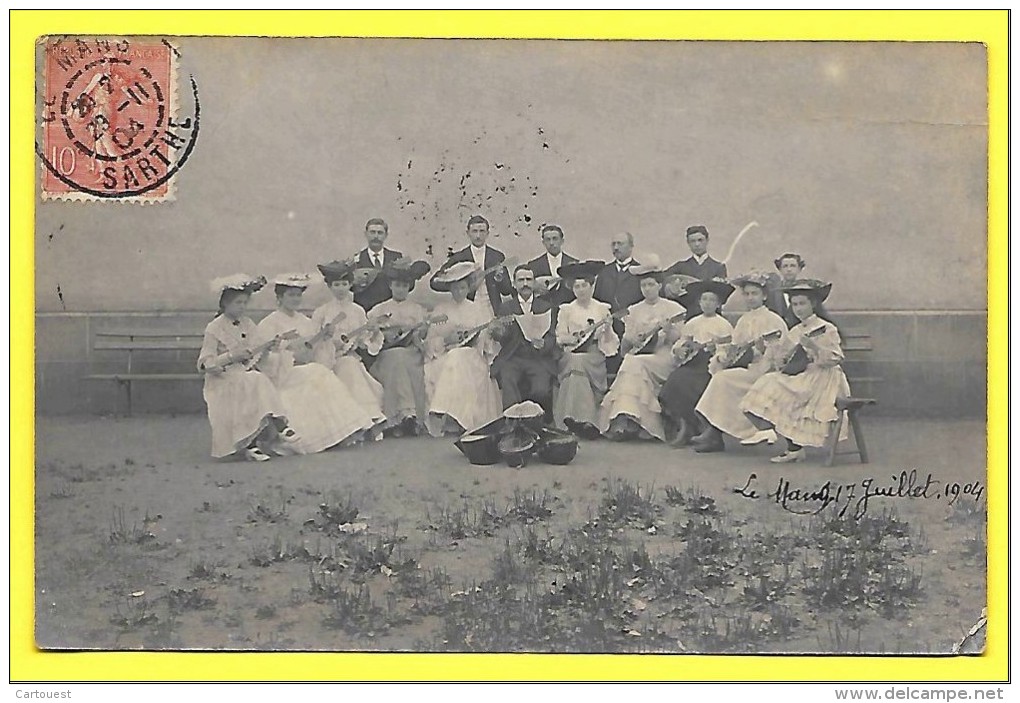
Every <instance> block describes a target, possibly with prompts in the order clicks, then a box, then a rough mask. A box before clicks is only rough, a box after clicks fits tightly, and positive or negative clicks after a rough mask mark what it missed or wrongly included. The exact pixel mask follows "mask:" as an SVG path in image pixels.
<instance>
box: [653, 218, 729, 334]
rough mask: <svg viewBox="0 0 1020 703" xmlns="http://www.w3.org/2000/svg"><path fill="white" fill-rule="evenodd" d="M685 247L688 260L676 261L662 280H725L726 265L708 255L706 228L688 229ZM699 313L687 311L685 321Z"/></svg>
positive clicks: (702, 226)
mask: <svg viewBox="0 0 1020 703" xmlns="http://www.w3.org/2000/svg"><path fill="white" fill-rule="evenodd" d="M687 246H688V247H689V248H690V250H691V256H690V258H687V259H684V260H683V261H678V262H676V263H675V264H673V265H672V266H670V267H669V268H668V269H666V274H665V276H663V278H664V279H668V278H669V277H670V276H672V275H674V274H681V275H683V276H690V277H691V278H697V279H699V280H702V281H711V280H712V279H715V278H718V279H722V280H725V279H726V264H724V263H722V262H721V261H716V260H715V259H713V258H712V257H711V256H709V255H708V228H706V227H705V226H704V225H693V226H691V227H688V228H687ZM699 312H700V311H699V310H688V311H687V319H688V320H690V319H691V318H692V317H694V316H696V315H698V313H699Z"/></svg>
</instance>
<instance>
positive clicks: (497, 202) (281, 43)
mask: <svg viewBox="0 0 1020 703" xmlns="http://www.w3.org/2000/svg"><path fill="white" fill-rule="evenodd" d="M176 44H177V46H178V47H179V48H180V50H181V52H182V55H183V56H182V59H181V64H180V74H181V83H182V85H183V84H184V82H185V81H186V79H187V76H188V74H193V75H194V77H195V80H196V81H197V83H198V86H199V94H200V98H201V103H202V123H201V130H200V134H199V138H198V143H197V145H196V148H195V151H194V153H193V154H192V156H191V158H190V160H189V161H188V163H187V164H186V165H185V166H184V168H183V169H182V170H181V172H180V173H179V174H178V177H177V182H176V188H177V199H176V201H175V202H172V203H163V204H159V205H146V206H139V205H125V204H118V203H109V202H104V203H62V202H39V203H38V210H37V232H36V283H37V285H36V300H37V310H39V311H61V310H65V309H66V310H68V311H113V310H148V311H160V310H179V309H192V310H204V309H213V308H214V307H215V300H214V296H212V295H211V294H210V292H209V290H208V283H209V281H210V280H211V279H212V278H214V277H216V276H221V275H225V274H229V273H234V272H237V271H246V272H250V273H264V274H266V275H271V274H273V273H277V272H280V271H301V270H303V271H314V270H315V264H316V263H317V262H321V261H326V260H329V259H333V258H338V257H342V256H349V255H351V254H353V253H354V252H355V251H356V250H357V249H359V248H360V247H361V246H363V243H364V240H363V235H362V231H363V227H364V222H365V220H366V219H368V218H369V217H373V216H381V217H383V218H385V219H386V220H387V221H388V222H389V223H390V239H389V241H388V245H390V246H392V247H394V248H397V249H401V250H403V251H404V252H405V254H409V255H414V256H425V255H426V251H427V250H428V247H429V246H430V245H431V252H432V255H433V259H432V261H433V264H434V266H435V265H438V264H439V263H441V261H442V259H443V255H444V254H445V251H446V248H447V247H448V246H455V247H456V248H460V247H461V246H464V245H465V244H466V238H465V236H464V225H465V221H466V219H467V217H468V216H469V215H470V214H472V213H474V212H481V213H482V214H484V215H486V216H487V217H489V219H490V221H491V222H492V225H493V237H492V238H491V239H490V243H491V244H493V245H494V246H496V247H498V248H500V249H503V250H504V251H506V252H507V253H510V254H518V255H520V256H522V257H527V258H530V257H531V256H534V255H537V254H538V253H539V252H540V251H541V246H540V243H539V235H538V225H539V224H540V223H542V222H556V223H558V224H560V225H562V226H563V227H564V229H565V230H566V232H567V247H566V249H567V251H569V252H571V253H573V254H575V255H579V256H582V257H598V258H609V256H610V254H609V239H610V237H611V236H612V235H613V234H614V233H616V232H618V231H621V230H628V231H630V232H632V233H633V234H634V235H635V237H636V239H637V249H636V252H635V254H636V256H637V258H641V256H642V255H645V254H647V253H649V252H655V253H658V254H659V255H660V256H661V258H662V259H663V262H664V263H665V264H669V263H672V262H673V261H674V260H676V259H679V258H686V256H687V255H688V251H687V248H686V245H685V242H684V238H683V231H684V229H685V228H686V226H687V225H689V224H694V223H702V224H705V225H707V226H708V227H709V229H710V231H711V232H712V252H713V254H714V255H715V256H716V258H722V257H723V256H724V255H725V253H726V250H727V249H728V247H729V245H730V243H731V242H732V240H733V238H734V236H735V235H736V233H737V232H738V231H739V230H740V229H741V228H742V227H743V226H744V225H745V224H747V223H748V222H749V221H751V220H756V221H757V222H758V223H759V225H760V226H759V227H758V228H757V229H756V230H753V231H752V232H751V233H750V234H748V235H747V237H746V238H745V239H744V241H743V242H742V243H741V245H740V247H739V248H738V250H737V252H736V255H735V256H734V257H733V259H732V261H731V262H730V270H731V273H737V272H740V271H742V270H744V269H746V268H748V267H750V266H771V260H772V259H773V258H774V257H775V256H776V255H777V254H779V253H781V252H783V251H787V250H792V251H798V252H800V253H802V254H803V255H804V256H805V258H807V260H808V262H809V268H808V270H807V272H806V273H807V274H809V275H812V276H816V277H819V278H825V279H830V280H832V281H834V283H835V287H834V292H833V294H832V297H831V299H830V306H831V307H833V308H838V309H880V310H888V309H892V310H896V309H900V310H909V309H919V310H938V309H960V310H984V309H985V308H986V298H985V280H986V255H985V252H986V148H987V135H986V132H987V116H986V90H985V86H986V73H985V51H984V47H983V46H981V45H978V44H919V43H912V44H911V43H764V42H762V43H753V42H747V43H730V42H567V41H550V42H543V41H453V40H350V39H339V40H324V39H296V40H293V39H256V38H252V39H232V38H231V39H214V38H181V39H178V40H176ZM41 93H42V91H41V90H40V94H41ZM409 163H410V166H409V165H408V164H409ZM466 174H470V176H467V177H465V176H466ZM525 206H526V207H525ZM529 218H530V221H529ZM61 225H63V229H60V228H61ZM50 235H53V236H52V238H51V237H50ZM58 285H59V286H60V290H61V292H62V294H63V302H61V301H60V300H59V298H58V296H57V293H56V291H57V286H58ZM326 295H327V294H326V291H325V288H324V287H322V286H320V287H317V288H315V289H312V290H310V291H309V303H310V304H314V303H316V302H319V301H321V300H324V299H325V296H326ZM255 304H256V306H259V307H270V306H271V294H270V293H263V294H260V296H259V297H258V298H256V301H255Z"/></svg>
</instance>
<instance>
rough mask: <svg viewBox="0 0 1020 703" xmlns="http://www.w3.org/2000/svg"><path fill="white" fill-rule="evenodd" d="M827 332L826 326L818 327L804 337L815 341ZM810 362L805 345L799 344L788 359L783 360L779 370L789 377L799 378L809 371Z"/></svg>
mask: <svg viewBox="0 0 1020 703" xmlns="http://www.w3.org/2000/svg"><path fill="white" fill-rule="evenodd" d="M825 330H826V326H825V325H822V326H821V327H816V328H815V329H813V330H811V331H810V332H805V333H804V337H806V338H808V339H814V338H815V337H820V336H821V335H822V334H824V333H825ZM810 361H811V360H810V359H809V358H808V354H807V350H806V349H805V348H804V346H803V345H801V344H800V343H798V344H797V345H796V346H794V348H793V351H792V352H790V353H789V354H788V355H787V357H786V359H784V360H783V363H782V365H781V366H780V368H779V370H780V371H781V372H782V373H784V374H786V375H787V376H797V375H799V374H802V373H804V372H805V371H806V370H807V367H808V363H810Z"/></svg>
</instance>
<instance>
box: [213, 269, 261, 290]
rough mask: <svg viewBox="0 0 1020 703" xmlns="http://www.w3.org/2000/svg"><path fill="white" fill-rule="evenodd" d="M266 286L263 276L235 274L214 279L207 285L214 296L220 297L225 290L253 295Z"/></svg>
mask: <svg viewBox="0 0 1020 703" xmlns="http://www.w3.org/2000/svg"><path fill="white" fill-rule="evenodd" d="M265 285H266V277H265V276H250V275H248V274H247V273H235V274H233V275H230V276H221V277H220V278H214V279H213V280H212V281H211V282H210V283H209V288H210V289H211V290H212V292H213V293H215V294H216V295H222V293H223V291H225V290H239V291H244V292H245V293H254V292H256V291H258V290H261V289H262V287H263V286H265Z"/></svg>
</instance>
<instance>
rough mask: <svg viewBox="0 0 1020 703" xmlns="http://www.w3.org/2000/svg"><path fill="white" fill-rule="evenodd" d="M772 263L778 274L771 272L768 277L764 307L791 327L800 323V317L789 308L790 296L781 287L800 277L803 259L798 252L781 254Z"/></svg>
mask: <svg viewBox="0 0 1020 703" xmlns="http://www.w3.org/2000/svg"><path fill="white" fill-rule="evenodd" d="M773 263H774V264H775V265H776V269H777V270H778V271H779V275H778V276H776V275H775V274H773V275H772V276H770V277H769V285H768V289H767V293H766V297H765V307H767V308H768V309H769V310H771V311H772V312H774V313H776V314H777V315H779V316H780V317H781V318H783V320H784V321H785V322H786V325H787V327H793V326H794V325H797V324H800V318H798V317H797V316H796V315H794V314H793V310H791V309H790V296H789V295H788V294H787V293H785V292H783V287H784V286H787V285H789V284H791V283H793V282H794V281H796V280H797V279H798V278H801V272H802V271H803V270H804V259H803V258H801V256H800V254H783V255H782V256H780V257H779V258H778V259H776V260H775V261H774V262H773Z"/></svg>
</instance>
